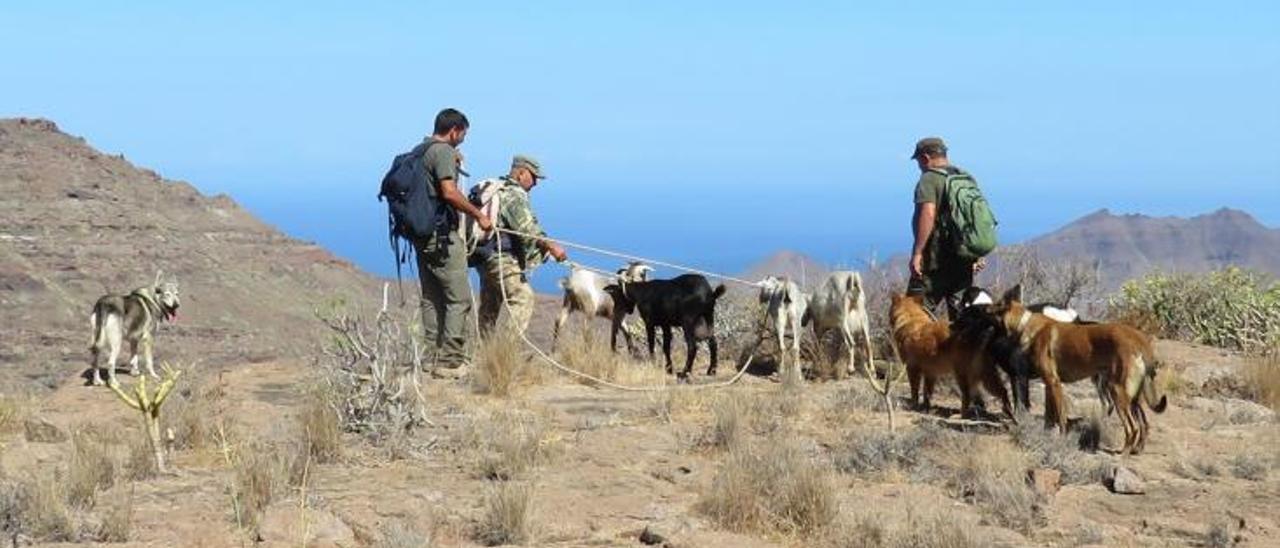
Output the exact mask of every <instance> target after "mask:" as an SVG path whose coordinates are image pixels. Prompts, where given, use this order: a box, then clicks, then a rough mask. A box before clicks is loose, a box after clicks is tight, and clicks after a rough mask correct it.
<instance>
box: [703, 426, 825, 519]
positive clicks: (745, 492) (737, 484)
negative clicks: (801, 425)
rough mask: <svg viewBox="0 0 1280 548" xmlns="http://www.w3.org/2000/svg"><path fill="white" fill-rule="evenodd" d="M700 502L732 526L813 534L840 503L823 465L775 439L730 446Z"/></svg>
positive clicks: (704, 507)
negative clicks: (758, 447) (761, 444)
mask: <svg viewBox="0 0 1280 548" xmlns="http://www.w3.org/2000/svg"><path fill="white" fill-rule="evenodd" d="M698 508H699V509H700V510H701V511H702V512H703V513H704V514H706V515H707V516H708V517H710V518H711V519H712V520H714V521H715V522H716V523H718V524H720V526H722V527H725V528H727V529H730V530H734V531H757V532H765V533H770V532H776V533H783V534H797V535H811V534H813V533H816V532H817V531H819V530H821V529H823V528H825V527H826V526H827V525H829V524H830V523H831V522H832V521H833V520H834V519H835V517H836V513H837V511H838V503H837V501H836V496H835V487H834V486H833V485H832V483H831V479H830V477H829V476H828V473H827V472H826V471H825V470H824V468H823V467H821V466H818V465H817V464H815V463H814V462H812V460H811V459H809V458H808V457H807V456H805V455H804V454H803V453H802V452H801V451H800V450H799V449H797V448H796V447H795V446H793V445H791V444H787V443H783V442H781V440H771V443H768V444H766V446H765V447H764V448H763V449H761V450H755V449H752V448H750V447H748V446H745V445H743V446H737V447H735V448H733V449H731V450H730V451H729V453H728V455H727V457H726V460H725V463H724V464H723V465H722V466H721V468H720V471H719V472H717V473H716V477H715V478H714V479H713V480H712V482H711V489H710V490H709V491H708V492H707V493H705V494H704V495H703V496H702V497H701V499H699V501H698Z"/></svg>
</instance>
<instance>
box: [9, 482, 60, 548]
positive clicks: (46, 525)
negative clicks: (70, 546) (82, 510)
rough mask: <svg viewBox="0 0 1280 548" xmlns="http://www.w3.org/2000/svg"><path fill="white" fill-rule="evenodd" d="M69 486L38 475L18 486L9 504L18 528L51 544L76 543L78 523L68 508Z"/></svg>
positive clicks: (11, 517)
mask: <svg viewBox="0 0 1280 548" xmlns="http://www.w3.org/2000/svg"><path fill="white" fill-rule="evenodd" d="M65 501H66V485H65V484H64V483H63V481H62V479H61V478H59V477H58V476H56V475H38V476H35V477H32V478H29V479H27V480H24V481H22V482H21V483H20V484H18V486H17V489H16V490H15V491H13V492H12V499H11V501H10V502H9V503H8V505H9V506H10V509H9V510H8V512H7V513H9V514H10V519H13V518H14V516H16V522H17V529H18V530H20V531H22V532H25V533H27V534H29V535H31V536H32V537H35V538H37V539H40V540H45V541H49V542H70V541H72V540H75V533H76V528H75V523H74V522H73V521H72V519H71V511H70V510H69V509H68V508H67V505H66V502H65Z"/></svg>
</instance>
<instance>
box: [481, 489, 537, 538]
mask: <svg viewBox="0 0 1280 548" xmlns="http://www.w3.org/2000/svg"><path fill="white" fill-rule="evenodd" d="M532 510H533V486H532V485H530V484H528V483H521V482H505V481H504V482H495V483H491V484H490V485H489V486H488V487H487V488H486V492H485V497H484V516H483V517H481V519H480V523H479V524H478V525H477V527H476V540H477V541H479V542H480V543H482V544H484V545H486V546H499V545H503V544H524V543H526V542H529V541H530V540H531V539H532V538H533V524H532V523H530V521H529V515H530V514H531V513H532Z"/></svg>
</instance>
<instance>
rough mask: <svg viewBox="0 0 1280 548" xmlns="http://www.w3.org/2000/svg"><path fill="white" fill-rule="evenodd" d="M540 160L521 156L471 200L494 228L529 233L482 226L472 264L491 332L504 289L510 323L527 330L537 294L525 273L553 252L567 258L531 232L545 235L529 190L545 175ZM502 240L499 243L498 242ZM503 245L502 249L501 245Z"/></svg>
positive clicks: (484, 328) (483, 327)
mask: <svg viewBox="0 0 1280 548" xmlns="http://www.w3.org/2000/svg"><path fill="white" fill-rule="evenodd" d="M545 178H546V175H545V174H544V173H543V171H542V164H540V163H539V162H538V160H536V159H534V158H533V157H531V156H526V155H521V154H517V155H516V156H515V157H513V158H512V159H511V171H510V172H509V173H507V175H505V176H503V177H501V178H498V179H489V180H486V181H483V182H481V183H480V184H478V185H476V186H475V188H473V189H471V202H472V203H473V204H475V205H477V206H479V207H480V209H481V211H482V212H484V213H486V214H487V215H488V216H489V217H490V218H491V220H492V221H493V226H495V227H496V228H503V229H507V230H512V231H515V232H520V233H521V234H527V235H529V236H524V235H520V234H510V233H506V232H499V231H497V230H486V229H484V228H481V229H480V230H478V231H476V232H477V235H476V240H477V245H476V249H475V251H474V252H473V253H472V256H471V263H472V265H474V266H475V267H476V268H477V269H478V270H479V271H480V312H479V316H480V331H481V332H482V333H489V332H491V331H492V330H493V327H494V325H495V324H497V321H498V315H499V313H501V312H502V308H503V302H504V299H503V290H504V289H505V291H506V299H505V302H506V305H507V308H508V310H507V313H508V316H509V317H508V320H509V321H510V322H511V323H510V325H511V327H512V328H514V329H515V330H516V331H517V332H524V330H525V329H526V328H528V326H529V319H530V318H531V317H532V316H533V306H534V294H533V287H532V286H530V285H529V280H528V275H527V273H528V272H529V271H531V270H533V269H534V268H536V267H537V266H538V265H539V264H541V263H542V261H544V260H545V259H546V256H547V255H551V256H552V257H553V258H555V260H557V261H564V260H565V259H566V258H567V255H566V254H565V252H564V249H563V248H561V247H560V246H559V245H557V244H556V243H555V242H552V241H549V240H543V239H538V238H533V237H530V236H543V237H545V236H546V232H545V231H543V230H542V226H541V225H540V224H538V217H537V216H536V215H534V213H533V205H532V203H530V200H529V192H530V191H532V190H533V187H535V186H537V185H538V181H540V180H542V179H545ZM499 240H500V241H501V242H499ZM499 243H501V249H499Z"/></svg>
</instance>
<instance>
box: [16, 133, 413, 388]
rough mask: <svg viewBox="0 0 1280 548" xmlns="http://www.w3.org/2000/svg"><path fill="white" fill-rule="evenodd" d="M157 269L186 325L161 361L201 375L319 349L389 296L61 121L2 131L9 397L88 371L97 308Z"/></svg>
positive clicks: (333, 261)
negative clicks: (326, 313) (334, 322)
mask: <svg viewBox="0 0 1280 548" xmlns="http://www.w3.org/2000/svg"><path fill="white" fill-rule="evenodd" d="M157 269H162V270H164V272H165V273H166V274H167V275H176V276H177V278H178V281H179V283H180V284H181V292H182V308H181V310H180V311H179V312H180V314H181V316H182V317H181V319H180V321H179V322H177V323H174V324H171V325H166V326H163V327H162V329H161V331H160V333H159V334H158V335H157V343H156V359H157V360H158V361H170V362H174V363H179V364H184V365H187V366H193V367H217V366H221V365H226V364H234V363H244V362H246V361H249V362H254V361H263V360H270V359H274V358H276V357H281V356H284V355H289V354H292V353H293V351H295V350H307V349H309V348H310V345H312V344H313V343H314V342H315V341H316V340H317V339H318V338H319V337H322V336H323V335H324V330H323V326H321V325H320V324H319V322H317V321H316V319H315V316H314V312H313V311H314V310H315V307H316V306H317V305H319V304H322V303H323V302H325V301H327V300H329V299H332V298H335V297H346V298H348V299H357V300H358V301H357V302H360V303H361V304H364V305H373V304H375V303H374V302H373V301H374V298H375V297H376V296H377V295H378V291H377V289H378V287H379V283H378V281H377V280H376V279H375V278H373V277H372V276H369V275H367V274H365V273H364V272H363V271H361V270H359V269H358V268H356V267H355V266H354V265H352V264H351V263H348V262H347V261H344V260H342V259H339V258H337V257H335V256H334V255H333V254H331V253H329V252H328V251H326V250H325V249H323V248H321V247H320V246H317V245H315V244H314V243H309V242H303V241H299V240H295V239H293V238H290V237H287V236H285V235H284V234H281V233H280V232H278V231H277V230H275V229H274V228H273V227H271V226H269V225H267V224H265V223H263V222H262V221H260V220H258V219H256V218H255V217H253V216H252V215H250V214H249V213H248V212H247V211H245V210H244V209H242V208H240V207H239V206H238V205H237V204H236V203H235V202H234V201H233V200H231V198H228V197H226V196H214V197H209V196H204V195H202V194H201V193H200V192H199V191H197V190H196V189H195V188H194V187H192V186H191V185H189V184H187V183H184V182H179V181H170V180H166V179H163V178H161V177H160V176H159V175H157V174H156V173H155V172H153V171H150V170H147V169H142V168H139V167H136V166H134V165H132V164H130V163H129V162H128V161H126V160H125V159H124V157H123V156H119V155H108V154H103V153H101V152H99V151H97V150H94V149H93V148H92V147H90V146H89V145H87V144H86V143H85V141H84V139H81V138H78V137H74V136H70V135H67V134H65V133H63V132H61V131H60V130H58V127H57V126H56V125H55V124H54V123H53V122H50V121H47V120H38V119H3V120H0V325H3V326H4V330H3V333H0V341H2V342H0V392H2V391H4V390H5V388H6V385H9V386H16V385H24V386H30V385H31V381H36V382H38V383H46V384H54V383H60V382H64V381H65V380H66V379H68V378H71V377H72V376H74V375H75V374H77V373H79V372H80V371H82V370H84V369H85V368H86V367H87V363H88V357H89V352H88V345H89V337H90V333H89V312H90V309H91V308H92V306H93V303H94V300H96V299H97V298H98V296H100V295H102V294H103V293H106V292H117V293H120V292H129V291H131V290H132V289H134V288H136V287H138V286H141V285H146V284H149V283H151V281H152V280H153V279H154V277H155V274H156V270H157ZM406 285H410V284H406Z"/></svg>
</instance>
